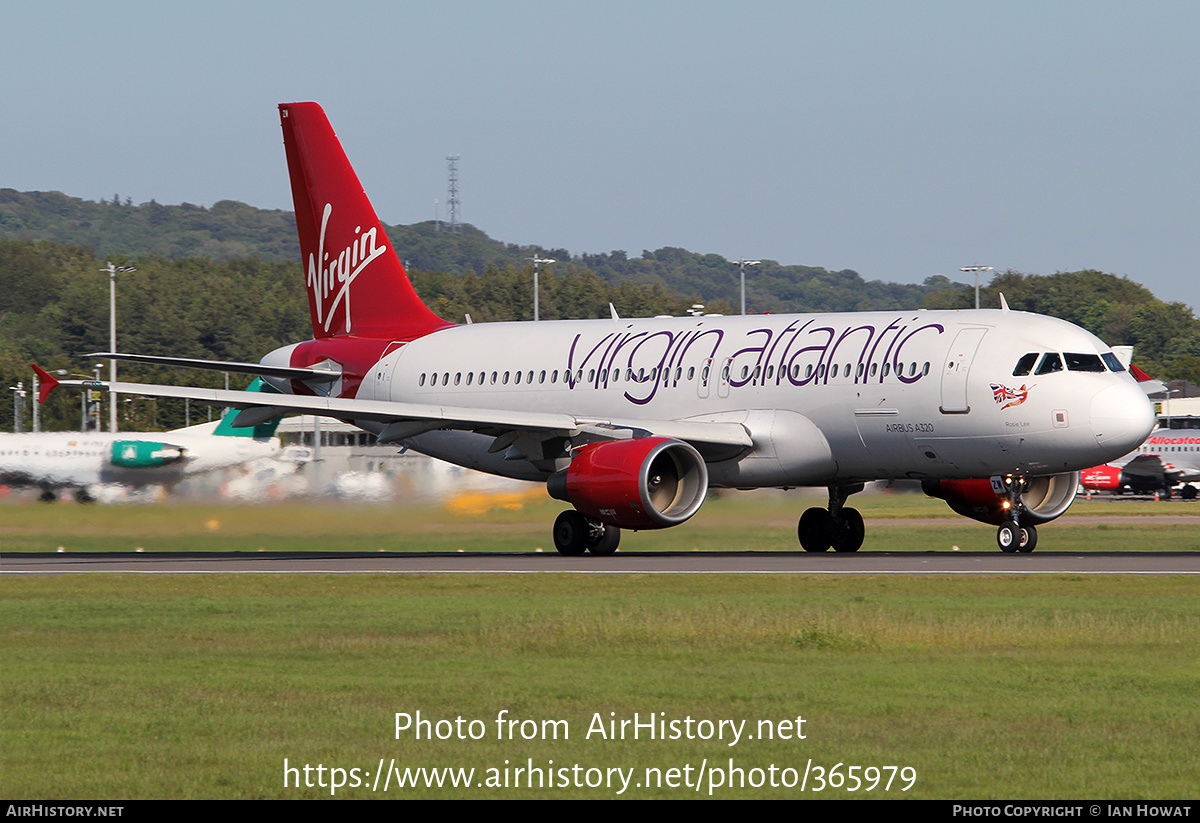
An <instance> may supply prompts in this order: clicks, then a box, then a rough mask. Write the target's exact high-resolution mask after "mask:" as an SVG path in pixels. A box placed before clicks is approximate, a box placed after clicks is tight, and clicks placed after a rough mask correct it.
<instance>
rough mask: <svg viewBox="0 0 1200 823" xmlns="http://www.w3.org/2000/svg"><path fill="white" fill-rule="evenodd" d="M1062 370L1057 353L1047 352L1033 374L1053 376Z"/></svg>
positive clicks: (1060, 359)
mask: <svg viewBox="0 0 1200 823" xmlns="http://www.w3.org/2000/svg"><path fill="white" fill-rule="evenodd" d="M1062 370H1063V364H1062V358H1061V357H1059V356H1058V352H1047V353H1046V354H1045V355H1044V356H1043V357H1042V362H1041V363H1038V367H1037V371H1036V372H1034V374H1053V373H1054V372H1056V371H1062Z"/></svg>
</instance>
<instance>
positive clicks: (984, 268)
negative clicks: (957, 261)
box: [959, 266, 992, 308]
mask: <svg viewBox="0 0 1200 823" xmlns="http://www.w3.org/2000/svg"><path fill="white" fill-rule="evenodd" d="M991 270H992V267H991V266H963V267H962V268H960V269H959V271H973V272H975V308H979V273H980V272H981V271H991Z"/></svg>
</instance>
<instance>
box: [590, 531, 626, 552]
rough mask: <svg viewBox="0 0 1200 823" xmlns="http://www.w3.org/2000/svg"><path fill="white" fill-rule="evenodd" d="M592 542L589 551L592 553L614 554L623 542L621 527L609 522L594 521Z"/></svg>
mask: <svg viewBox="0 0 1200 823" xmlns="http://www.w3.org/2000/svg"><path fill="white" fill-rule="evenodd" d="M591 538H592V540H591V543H590V544H589V545H588V552H589V553H591V554H612V553H613V552H615V551H616V550H617V546H619V545H620V544H621V529H620V527H619V526H610V525H608V524H607V523H592V535H591Z"/></svg>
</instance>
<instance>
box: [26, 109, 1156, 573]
mask: <svg viewBox="0 0 1200 823" xmlns="http://www.w3.org/2000/svg"><path fill="white" fill-rule="evenodd" d="M279 113H280V118H281V122H282V126H283V139H284V147H285V149H286V152H287V160H288V168H289V172H290V176H291V184H292V194H293V197H294V199H295V205H296V224H297V229H298V232H299V236H300V247H301V255H302V261H303V265H304V269H305V278H306V283H307V288H308V299H309V307H310V310H311V314H312V331H313V339H312V340H308V341H306V342H303V343H296V344H293V345H290V346H286V347H284V348H281V349H277V350H276V351H273V352H271V353H270V354H268V355H267V356H266V357H264V358H263V359H262V361H261V363H209V362H205V361H192V360H184V359H181V358H164V357H145V356H136V355H129V354H121V353H103V354H102V355H95V356H103V357H114V358H123V359H129V360H143V361H145V360H149V361H152V362H158V363H171V364H176V365H187V366H199V367H208V368H217V369H221V370H224V371H240V372H245V373H249V374H257V375H261V376H262V377H263V378H264V379H265V380H267V381H268V382H269V383H270V384H271V385H273V386H274V387H275V388H277V389H279V391H281V392H283V393H284V394H283V395H263V394H249V393H244V392H233V391H216V390H205V389H196V388H184V387H177V386H151V385H144V384H136V383H118V384H115V385H113V386H112V388H113V389H114V390H115V391H117V392H119V393H121V394H135V393H140V394H151V395H159V396H170V397H190V398H192V399H196V400H204V401H208V402H213V403H220V404H225V405H233V406H235V407H238V408H240V409H242V411H240V412H239V414H238V416H237V418H236V419H235V421H234V425H245V426H248V425H255V424H258V423H262V422H264V421H265V420H269V419H273V418H276V417H278V416H280V415H282V414H288V413H299V412H303V413H312V412H316V413H320V414H326V415H329V416H331V417H336V418H339V419H342V420H345V421H348V422H350V423H352V424H354V425H356V426H359V427H361V428H363V429H365V430H367V431H369V432H372V433H374V434H375V435H377V437H378V440H379V442H381V443H395V444H397V445H402V446H406V447H408V448H411V449H414V450H416V451H418V452H422V453H424V454H427V455H432V456H434V457H438V458H441V459H443V460H447V461H449V462H451V463H456V464H458V465H461V466H467V467H469V468H472V469H479V470H481V471H485V472H491V473H493V474H498V475H504V476H506V477H514V478H522V479H526V480H533V481H539V482H544V483H546V485H547V488H548V490H549V493H550V494H551V495H552V496H554V497H556V498H559V499H561V500H564V501H566V502H568V503H570V504H571V505H572V506H573V507H574V508H573V509H570V510H568V511H564V512H563V513H562V514H561V515H559V517H558V519H557V521H556V522H555V524H554V530H553V534H554V544H555V546H556V547H557V549H558V550H559V551H560V552H562V553H563V554H567V555H578V554H582V553H583V552H585V551H587V552H591V553H593V554H609V553H611V552H613V551H615V550H616V548H617V544H618V541H619V539H620V530H621V529H622V528H625V529H657V528H664V527H667V526H677V525H679V524H680V523H683V522H684V521H686V520H687V519H688V518H689V517H691V516H692V515H693V514H695V513H696V510H697V509H699V508H700V505H701V504H702V503H703V502H704V498H705V495H706V493H707V492H708V490H709V489H710V488H738V489H749V488H761V487H779V488H791V487H796V486H823V487H826V488H827V489H828V491H829V505H828V507H827V508H810V509H808V510H807V511H806V512H804V514H803V516H802V517H801V518H800V522H799V527H798V534H799V538H800V544H801V546H802V547H803V548H804V549H805V550H807V551H826V550H828V549H829V548H831V547H832V548H833V549H835V550H837V551H842V552H852V551H856V550H857V549H858V548H859V547H860V546H861V545H862V543H863V536H864V527H863V518H862V515H861V514H859V512H858V511H856V510H855V509H853V508H851V507H849V506H846V505H845V504H846V500H847V498H849V497H850V495H852V494H854V493H856V492H858V491H861V490H862V488H863V484H864V483H866V482H868V481H871V480H879V479H889V478H906V479H909V478H910V479H919V480H921V481H922V482H923V485H924V488H925V490H926V492H927V493H929V494H932V495H935V496H938V497H941V498H944V499H945V500H946V501H947V502H948V503H949V504H950V505H951V506H952V507H953V508H954V510H955V511H957V512H959V513H960V514H963V515H966V516H968V517H973V518H975V519H978V520H981V521H983V522H987V523H991V524H993V525H997V526H999V529H998V532H997V541H998V543H999V545H1000V548H1001V549H1003V550H1005V551H1017V550H1021V551H1031V550H1032V549H1033V546H1034V544H1035V542H1036V539H1037V531H1036V526H1037V525H1039V524H1041V523H1044V522H1046V521H1048V520H1052V519H1053V518H1055V517H1058V516H1059V515H1061V514H1062V513H1063V512H1064V511H1066V509H1067V507H1068V506H1069V505H1070V504H1071V502H1072V501H1073V499H1074V496H1075V491H1076V487H1077V485H1078V478H1079V475H1078V472H1079V471H1080V470H1081V469H1086V468H1088V467H1090V466H1095V465H1098V464H1100V463H1104V462H1106V461H1108V460H1110V459H1112V458H1115V457H1119V456H1120V455H1123V454H1126V453H1127V452H1129V451H1130V450H1132V449H1133V448H1135V447H1136V446H1137V445H1138V444H1139V443H1141V442H1142V440H1143V439H1145V437H1146V435H1147V434H1148V433H1149V432H1150V430H1151V428H1152V427H1153V425H1154V413H1153V410H1152V408H1151V406H1150V403H1149V401H1148V400H1147V398H1146V396H1145V394H1144V392H1143V391H1142V390H1141V389H1140V388H1139V387H1138V385H1137V383H1136V381H1135V380H1134V379H1133V378H1132V377H1131V376H1130V375H1129V373H1128V372H1127V371H1126V370H1125V368H1124V367H1123V366H1122V365H1121V363H1120V362H1119V361H1118V360H1117V358H1116V357H1115V356H1114V355H1113V353H1112V351H1111V350H1110V349H1109V347H1108V346H1106V345H1105V344H1104V343H1102V342H1101V341H1100V340H1099V339H1098V338H1096V337H1095V336H1093V335H1091V334H1089V333H1088V332H1086V331H1084V330H1082V329H1080V328H1078V327H1076V326H1073V325H1071V324H1070V323H1066V322H1063V321H1061V320H1055V319H1052V318H1049V317H1042V316H1038V315H1033V314H1026V313H1021V312H1014V311H1008V310H1007V307H1005V308H1003V309H999V310H984V311H979V310H976V311H928V312H927V311H916V312H905V311H891V312H867V313H853V314H801V315H778V316H775V315H772V316H739V317H719V316H701V317H687V318H654V319H629V320H626V319H618V318H617V317H616V312H615V311H614V312H613V317H612V318H609V319H602V320H561V321H550V322H522V323H480V324H474V325H471V324H468V325H454V324H452V323H448V322H446V321H445V320H443V319H441V318H440V317H438V316H437V315H435V314H434V313H433V312H432V311H430V310H429V309H428V308H427V307H426V306H425V305H424V304H423V303H422V302H421V300H420V298H419V297H418V296H417V294H416V292H415V291H414V290H413V288H412V286H411V284H410V283H409V280H408V277H407V275H406V274H405V272H404V268H403V266H402V265H401V263H400V261H399V259H398V257H397V255H396V253H395V252H394V251H393V249H392V247H391V244H390V243H389V241H388V238H387V235H386V234H385V233H384V228H383V225H382V224H381V223H380V222H379V219H378V217H376V215H375V211H374V209H373V208H372V206H371V204H370V202H369V201H368V199H367V197H366V195H365V194H364V193H363V188H362V185H361V184H360V183H359V181H358V177H357V176H356V175H355V173H354V170H353V169H352V168H351V166H350V162H349V160H348V159H347V158H346V155H345V153H344V152H343V150H342V147H341V145H340V143H339V142H338V139H337V137H336V136H335V134H334V132H333V129H332V128H331V126H330V124H329V121H328V119H327V118H326V116H325V113H324V112H323V111H322V109H321V107H320V106H318V105H317V104H315V103H289V104H283V105H280V107H279ZM46 377H48V376H47V375H43V380H45V379H46ZM74 385H80V386H95V385H96V384H95V383H92V382H89V381H76V382H75V383H74ZM101 385H103V386H105V387H107V386H108V384H107V383H101Z"/></svg>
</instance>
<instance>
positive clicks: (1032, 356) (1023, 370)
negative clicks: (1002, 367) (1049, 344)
mask: <svg viewBox="0 0 1200 823" xmlns="http://www.w3.org/2000/svg"><path fill="white" fill-rule="evenodd" d="M1037 358H1038V353H1037V352H1035V351H1031V352H1030V353H1029V354H1027V355H1025V356H1024V357H1022V358H1021V359H1020V360H1018V361H1017V367H1016V368H1015V369H1013V377H1024V376H1025V375H1027V374H1029V372H1030V371H1031V370H1032V369H1033V364H1034V363H1035V362H1037Z"/></svg>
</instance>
